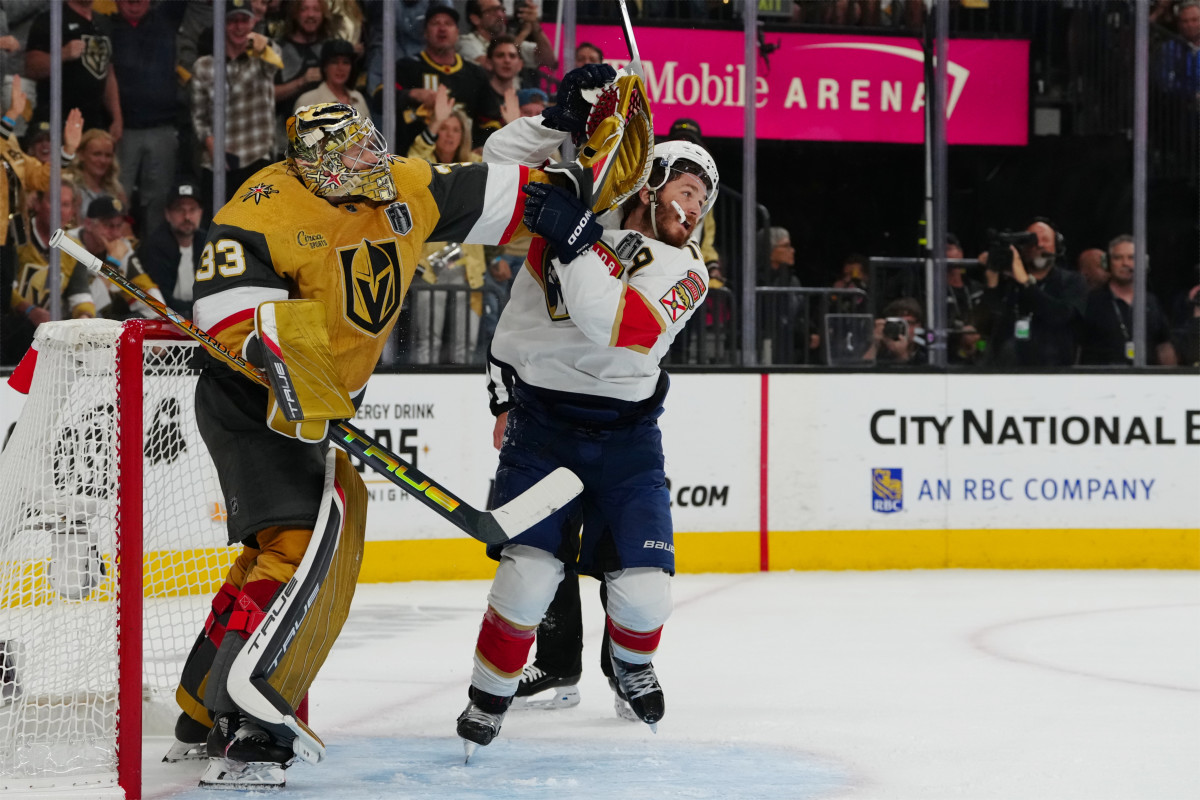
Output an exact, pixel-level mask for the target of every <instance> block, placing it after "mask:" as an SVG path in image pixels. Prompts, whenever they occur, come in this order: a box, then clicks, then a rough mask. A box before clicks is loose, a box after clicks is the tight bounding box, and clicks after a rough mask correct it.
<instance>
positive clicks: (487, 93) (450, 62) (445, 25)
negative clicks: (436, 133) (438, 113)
mask: <svg viewBox="0 0 1200 800" xmlns="http://www.w3.org/2000/svg"><path fill="white" fill-rule="evenodd" d="M457 43H458V12H457V11H455V10H454V9H453V8H450V7H447V6H437V7H435V8H431V9H429V13H428V14H426V16H425V49H424V50H422V51H421V53H420V56H419V57H418V58H406V59H401V60H400V61H397V62H396V112H397V114H398V116H399V119H397V120H396V145H395V148H396V152H397V153H404V152H407V151H408V148H409V147H410V146H411V145H412V143H413V141H414V140H415V139H416V138H417V136H418V135H420V133H421V131H422V130H424V128H425V124H424V121H423V120H422V118H421V115H419V114H418V109H419V108H420V107H421V106H425V107H426V108H425V110H424V111H423V112H422V114H425V115H427V114H428V113H429V111H430V109H432V108H433V99H434V94H435V90H434V89H432V88H429V87H430V85H431V84H436V85H445V86H446V87H447V88H449V90H450V94H451V96H452V97H453V98H454V102H455V103H456V104H458V105H461V106H462V107H463V109H464V110H465V111H466V113H467V116H469V117H471V119H472V120H473V121H474V126H473V128H472V131H471V147H472V149H480V148H482V147H483V143H484V141H485V140H486V139H487V137H488V135H489V134H490V133H491V132H492V131H494V130H499V129H500V103H499V101H498V100H497V98H496V93H495V92H493V91H492V87H491V85H490V83H489V79H488V74H487V71H486V70H484V68H483V67H481V66H479V65H478V64H476V63H474V62H473V61H466V60H464V59H463V57H462V56H460V55H459V54H458V52H457V51H456V50H455V46H456V45H457ZM376 100H378V98H376Z"/></svg>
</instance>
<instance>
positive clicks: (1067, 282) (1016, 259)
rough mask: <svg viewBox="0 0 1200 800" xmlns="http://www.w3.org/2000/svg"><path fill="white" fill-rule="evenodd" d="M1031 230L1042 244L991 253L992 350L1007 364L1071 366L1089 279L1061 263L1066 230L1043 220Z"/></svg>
mask: <svg viewBox="0 0 1200 800" xmlns="http://www.w3.org/2000/svg"><path fill="white" fill-rule="evenodd" d="M1026 231H1028V232H1029V233H1034V234H1036V235H1037V243H1036V244H1032V245H1029V246H1027V247H1023V248H1021V249H1020V250H1019V251H1018V250H1017V249H1016V248H1014V247H1009V249H1008V250H1005V251H997V252H989V253H988V254H987V264H986V266H987V270H986V271H985V273H984V275H985V278H986V283H987V288H986V289H985V290H984V292H983V303H982V305H983V306H985V307H987V309H988V312H989V313H990V314H991V319H992V325H993V327H992V330H991V331H989V332H988V337H987V338H988V341H989V345H988V347H989V350H990V352H991V359H992V361H993V362H994V363H996V364H999V365H1002V366H1023V367H1028V366H1044V367H1054V366H1059V367H1063V366H1070V365H1071V364H1074V363H1075V357H1076V350H1077V334H1078V329H1079V325H1080V323H1081V322H1082V319H1083V310H1084V307H1085V305H1086V303H1087V284H1086V283H1084V280H1083V277H1082V276H1081V275H1080V274H1079V273H1077V272H1072V271H1070V270H1067V269H1061V268H1059V267H1058V266H1057V264H1058V261H1059V260H1060V259H1063V258H1065V254H1066V251H1065V245H1064V242H1063V237H1062V234H1061V233H1059V231H1058V230H1057V229H1056V228H1055V227H1054V226H1053V224H1052V223H1050V222H1049V221H1047V220H1045V219H1044V218H1039V219H1037V220H1035V221H1034V222H1033V223H1031V224H1030V225H1029V226H1028V227H1027V228H1026Z"/></svg>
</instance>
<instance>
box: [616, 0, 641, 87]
mask: <svg viewBox="0 0 1200 800" xmlns="http://www.w3.org/2000/svg"><path fill="white" fill-rule="evenodd" d="M620 3H621V30H622V31H623V32H624V33H625V46H626V47H627V48H628V49H629V63H628V64H626V65H625V68H626V69H627V70H628V71H629V74H631V75H637V76H638V77H639V78H641V79H642V81H643V82H645V80H646V73H645V72H643V71H642V57H641V55H640V54H639V53H638V46H637V39H635V38H633V23H632V22H630V20H629V9H628V8H626V7H625V0H620Z"/></svg>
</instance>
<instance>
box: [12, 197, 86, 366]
mask: <svg viewBox="0 0 1200 800" xmlns="http://www.w3.org/2000/svg"><path fill="white" fill-rule="evenodd" d="M77 208H78V206H77V204H76V193H75V185H74V184H73V183H71V182H70V181H69V180H64V181H62V183H61V189H60V190H59V214H60V215H61V218H62V227H63V228H70V227H73V226H74V225H75V214H76V209H77ZM29 210H30V214H31V220H30V222H31V225H30V231H31V234H30V236H29V238H28V239H27V240H26V241H25V243H24V244H23V245H21V246H20V247H19V248H17V267H18V270H17V285H16V291H17V294H18V295H19V297H20V301H21V303H22V304H28V305H23V306H22V307H23V308H25V309H26V310H27V311H28V314H29V319H30V321H31V322H32V323H33V327H34V328H36V327H37V326H38V325H39V324H41V323H42V322H47V321H49V320H50V277H49V275H50V269H49V268H50V235H51V234H52V233H54V231H53V230H52V229H51V228H50V190H49V188H46V189H42V190H39V191H36V192H33V193H32V194H31V195H30V198H29ZM59 264H60V268H61V270H62V271H61V273H60V274H61V278H60V287H61V295H62V311H63V314H65V315H66V316H68V317H71V318H72V319H82V318H85V317H94V316H95V315H96V304H95V302H93V300H92V295H91V291H90V289H89V286H90V284H91V273H90V272H88V271H87V269H85V268H84V267H81V266H79V265H78V264H77V263H75V260H74V259H71V258H62V259H60V261H59ZM35 308H36V310H35ZM17 310H21V308H20V307H18V309H17ZM32 341H33V331H32V329H31V330H30V331H29V340H28V341H27V342H25V343H24V346H23V347H22V348H21V349H22V350H23V349H27V348H28V347H29V344H30V343H32Z"/></svg>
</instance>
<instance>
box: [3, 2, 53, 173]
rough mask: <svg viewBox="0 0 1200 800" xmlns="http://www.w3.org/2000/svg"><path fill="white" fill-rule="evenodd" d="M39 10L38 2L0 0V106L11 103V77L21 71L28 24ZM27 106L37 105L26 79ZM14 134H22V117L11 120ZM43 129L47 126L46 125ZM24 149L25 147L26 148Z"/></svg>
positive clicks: (30, 85)
mask: <svg viewBox="0 0 1200 800" xmlns="http://www.w3.org/2000/svg"><path fill="white" fill-rule="evenodd" d="M41 10H42V4H41V3H38V2H32V3H7V2H0V77H2V78H3V90H2V91H0V108H8V106H9V105H10V104H11V103H12V79H13V76H20V75H22V74H23V73H24V72H25V44H24V40H25V38H26V37H27V36H28V35H29V26H30V25H32V24H33V19H34V17H36V16H37V15H38V13H39V12H40V11H41ZM22 91H24V92H25V96H26V98H27V100H28V102H29V105H30V106H31V107H36V106H37V90H36V83H35V82H34V81H32V80H29V81H26V82H25V85H24V86H23V87H22ZM13 121H14V122H16V123H17V124H16V126H15V130H16V133H17V135H18V136H22V135H24V134H25V132H26V130H25V128H26V126H25V118H24V117H22V118H20V119H16V120H13ZM47 130H49V129H48V128H47ZM26 152H28V148H26Z"/></svg>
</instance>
